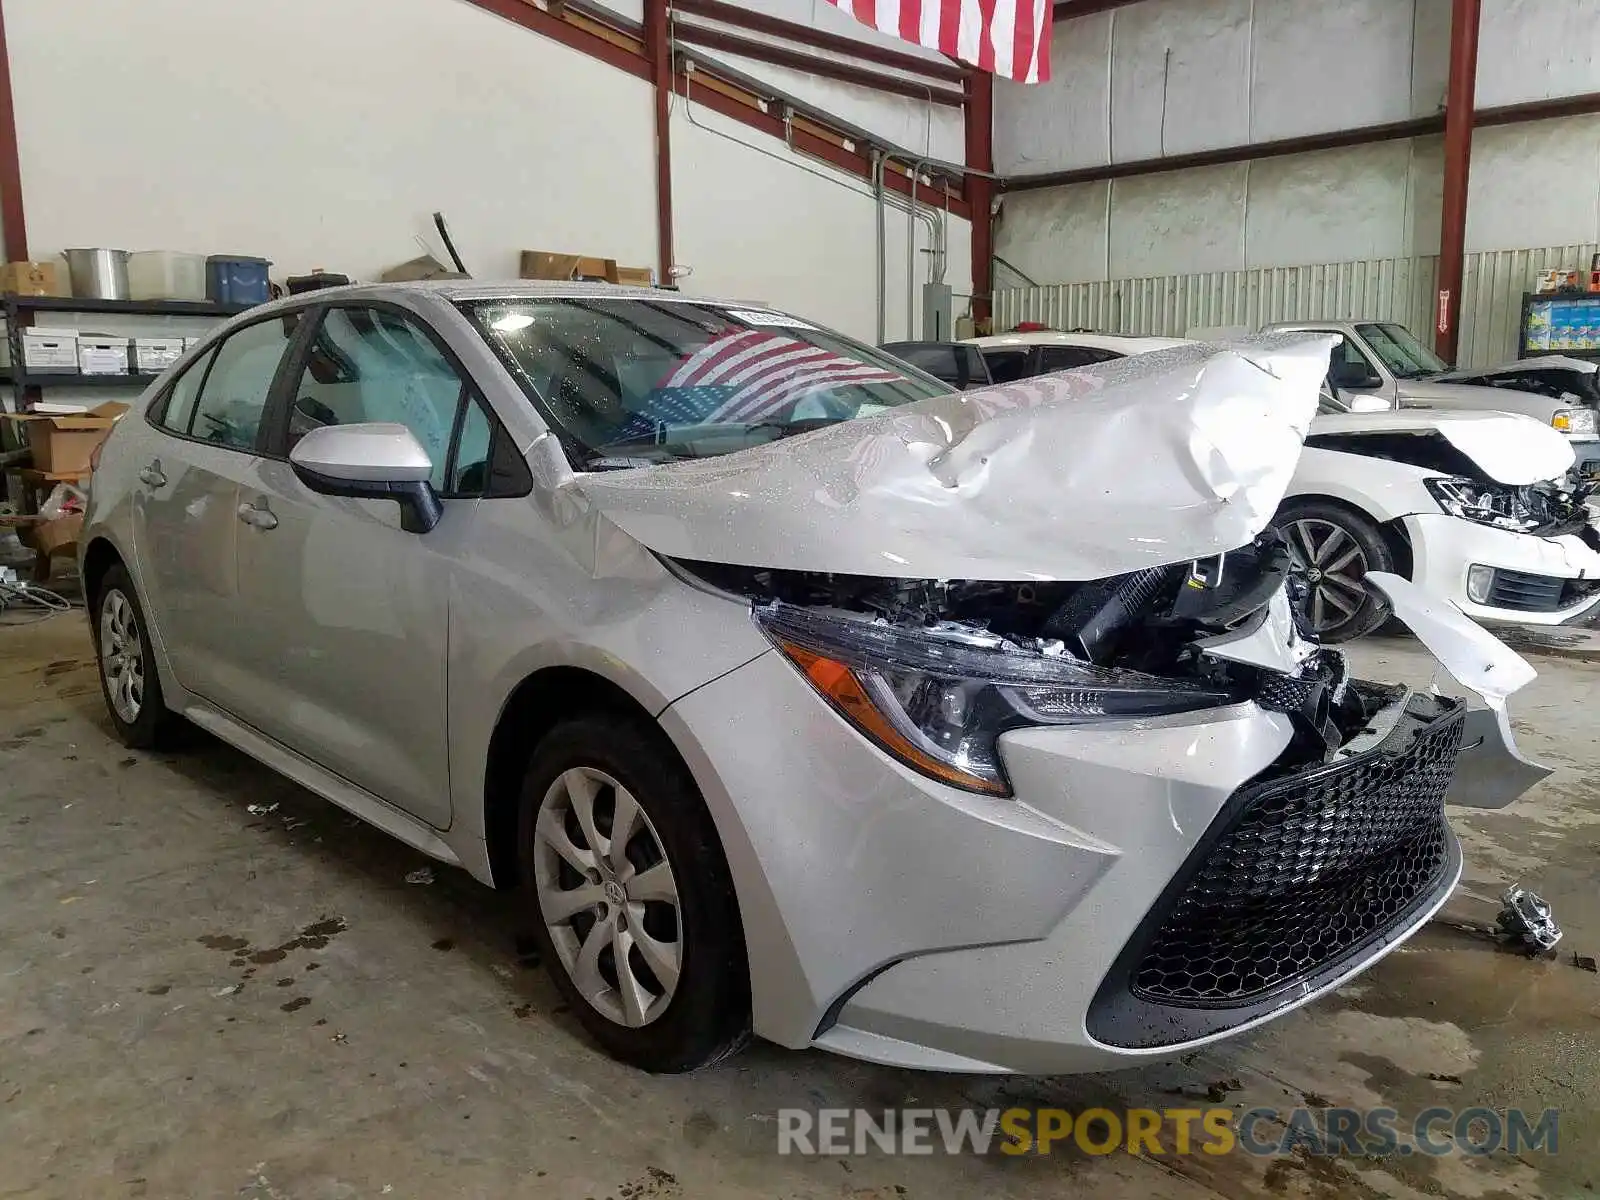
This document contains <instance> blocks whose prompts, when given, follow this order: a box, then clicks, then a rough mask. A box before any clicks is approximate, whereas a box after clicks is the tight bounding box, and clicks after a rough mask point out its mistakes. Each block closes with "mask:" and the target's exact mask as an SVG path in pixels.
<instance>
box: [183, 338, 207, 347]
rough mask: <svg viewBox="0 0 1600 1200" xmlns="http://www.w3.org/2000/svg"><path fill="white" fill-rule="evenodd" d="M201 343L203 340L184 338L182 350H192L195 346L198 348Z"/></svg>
mask: <svg viewBox="0 0 1600 1200" xmlns="http://www.w3.org/2000/svg"><path fill="white" fill-rule="evenodd" d="M203 341H205V339H204V338H197V337H186V338H184V339H183V348H184V349H185V350H193V349H194V348H195V347H196V346H198V345H199V344H200V343H201V342H203Z"/></svg>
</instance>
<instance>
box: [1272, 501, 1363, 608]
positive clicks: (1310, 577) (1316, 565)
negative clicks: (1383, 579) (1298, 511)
mask: <svg viewBox="0 0 1600 1200" xmlns="http://www.w3.org/2000/svg"><path fill="white" fill-rule="evenodd" d="M1288 534H1289V552H1290V553H1291V554H1293V555H1294V558H1295V561H1296V562H1297V563H1299V564H1300V567H1301V569H1302V570H1303V571H1304V572H1305V576H1306V584H1307V588H1308V595H1307V597H1306V604H1305V612H1306V617H1307V618H1308V619H1309V620H1310V622H1311V627H1312V629H1314V630H1315V631H1316V632H1317V633H1330V632H1332V631H1333V630H1336V629H1338V628H1340V627H1341V626H1344V625H1347V624H1349V622H1350V621H1351V620H1352V619H1353V618H1354V617H1355V615H1356V614H1357V613H1358V612H1360V611H1361V606H1362V605H1364V604H1365V603H1366V602H1367V590H1366V588H1365V586H1363V584H1362V582H1361V581H1362V580H1363V579H1364V578H1366V574H1367V556H1366V555H1365V554H1364V553H1363V552H1362V550H1361V546H1360V544H1359V543H1357V541H1356V540H1355V538H1353V537H1351V536H1350V534H1349V533H1348V532H1346V531H1345V530H1344V529H1343V528H1341V527H1340V526H1338V525H1335V524H1333V523H1332V522H1331V521H1319V520H1316V519H1314V518H1310V517H1307V518H1304V519H1302V520H1299V521H1294V522H1291V523H1290V525H1289V528H1288Z"/></svg>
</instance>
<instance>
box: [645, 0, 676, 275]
mask: <svg viewBox="0 0 1600 1200" xmlns="http://www.w3.org/2000/svg"><path fill="white" fill-rule="evenodd" d="M644 35H645V50H646V51H647V52H648V53H649V55H650V79H651V82H652V83H653V84H654V85H655V93H654V96H655V109H656V259H657V268H656V282H658V283H660V284H663V285H665V284H669V283H671V282H672V279H673V276H672V265H673V262H674V261H675V259H674V256H673V249H672V118H671V115H670V105H671V102H672V42H671V39H670V37H669V35H668V33H667V0H644Z"/></svg>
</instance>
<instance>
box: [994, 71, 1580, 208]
mask: <svg viewBox="0 0 1600 1200" xmlns="http://www.w3.org/2000/svg"><path fill="white" fill-rule="evenodd" d="M1596 113H1600V92H1585V93H1583V94H1582V95H1578V96H1559V97H1556V98H1555V99H1551V100H1530V101H1528V102H1526V103H1524V104H1504V105H1500V106H1498V107H1496V108H1480V109H1479V110H1478V111H1477V113H1476V114H1475V115H1474V116H1473V119H1472V124H1473V127H1474V128H1475V129H1482V128H1487V127H1488V126H1491V125H1519V124H1522V123H1524V122H1527V121H1549V120H1554V119H1556V118H1558V117H1577V116H1589V115H1593V114H1596ZM1444 126H1445V120H1444V117H1443V115H1442V114H1434V115H1432V116H1427V117H1413V118H1411V119H1410V120H1406V121H1390V122H1387V123H1386V124H1382V125H1363V126H1361V127H1360V128H1358V129H1342V130H1339V131H1337V132H1335V133H1312V134H1306V135H1304V136H1302V137H1292V138H1283V139H1281V140H1279V141H1274V142H1253V143H1251V144H1250V145H1247V146H1228V147H1225V148H1223V149H1220V150H1200V151H1197V152H1195V153H1193V154H1170V155H1168V156H1167V157H1166V158H1142V159H1139V160H1137V161H1136V162H1124V163H1112V164H1111V165H1109V166H1103V167H1079V168H1076V169H1074V170H1071V171H1051V172H1048V173H1045V174H1039V175H1014V176H1012V177H1011V178H1009V179H1006V180H1004V181H1002V182H1001V185H1000V186H1001V189H1002V190H1004V191H1008V192H1025V191H1028V190H1030V189H1032V188H1045V187H1065V186H1066V185H1067V184H1071V183H1100V182H1104V181H1105V180H1107V179H1127V178H1130V177H1132V176H1136V175H1159V174H1161V173H1162V172H1164V171H1184V170H1188V169H1190V168H1192V167H1217V166H1224V165H1226V164H1228V163H1241V162H1260V161H1261V160H1263V159H1268V158H1281V157H1283V156H1284V155H1287V154H1309V153H1311V152H1313V151H1316V150H1338V149H1342V148H1344V147H1346V146H1368V145H1371V144H1372V143H1374V142H1387V141H1393V140H1395V139H1398V138H1411V137H1425V136H1427V135H1429V134H1435V133H1443V132H1444Z"/></svg>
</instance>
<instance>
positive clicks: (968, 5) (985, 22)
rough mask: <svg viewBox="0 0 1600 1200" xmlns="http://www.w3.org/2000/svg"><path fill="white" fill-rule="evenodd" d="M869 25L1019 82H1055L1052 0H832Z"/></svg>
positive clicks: (831, 2)
mask: <svg viewBox="0 0 1600 1200" xmlns="http://www.w3.org/2000/svg"><path fill="white" fill-rule="evenodd" d="M828 2H829V3H830V4H832V5H834V6H835V7H837V8H842V9H844V11H845V12H847V13H850V14H851V15H852V16H854V17H855V19H856V20H858V21H860V22H861V23H862V24H863V25H870V26H872V28H874V29H876V30H878V31H879V32H881V33H887V34H888V35H889V36H890V37H897V38H899V39H900V40H901V41H903V42H912V43H914V44H916V45H918V46H926V47H927V48H928V49H930V50H937V51H939V52H940V53H941V54H945V55H948V56H949V57H951V58H959V59H960V60H961V61H962V62H964V63H971V64H972V65H973V66H975V67H977V68H978V69H979V70H980V71H988V72H989V73H990V74H991V75H1000V76H1002V77H1004V78H1006V79H1014V80H1016V81H1017V82H1018V83H1044V82H1046V81H1047V80H1049V78H1050V10H1051V0H828Z"/></svg>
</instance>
